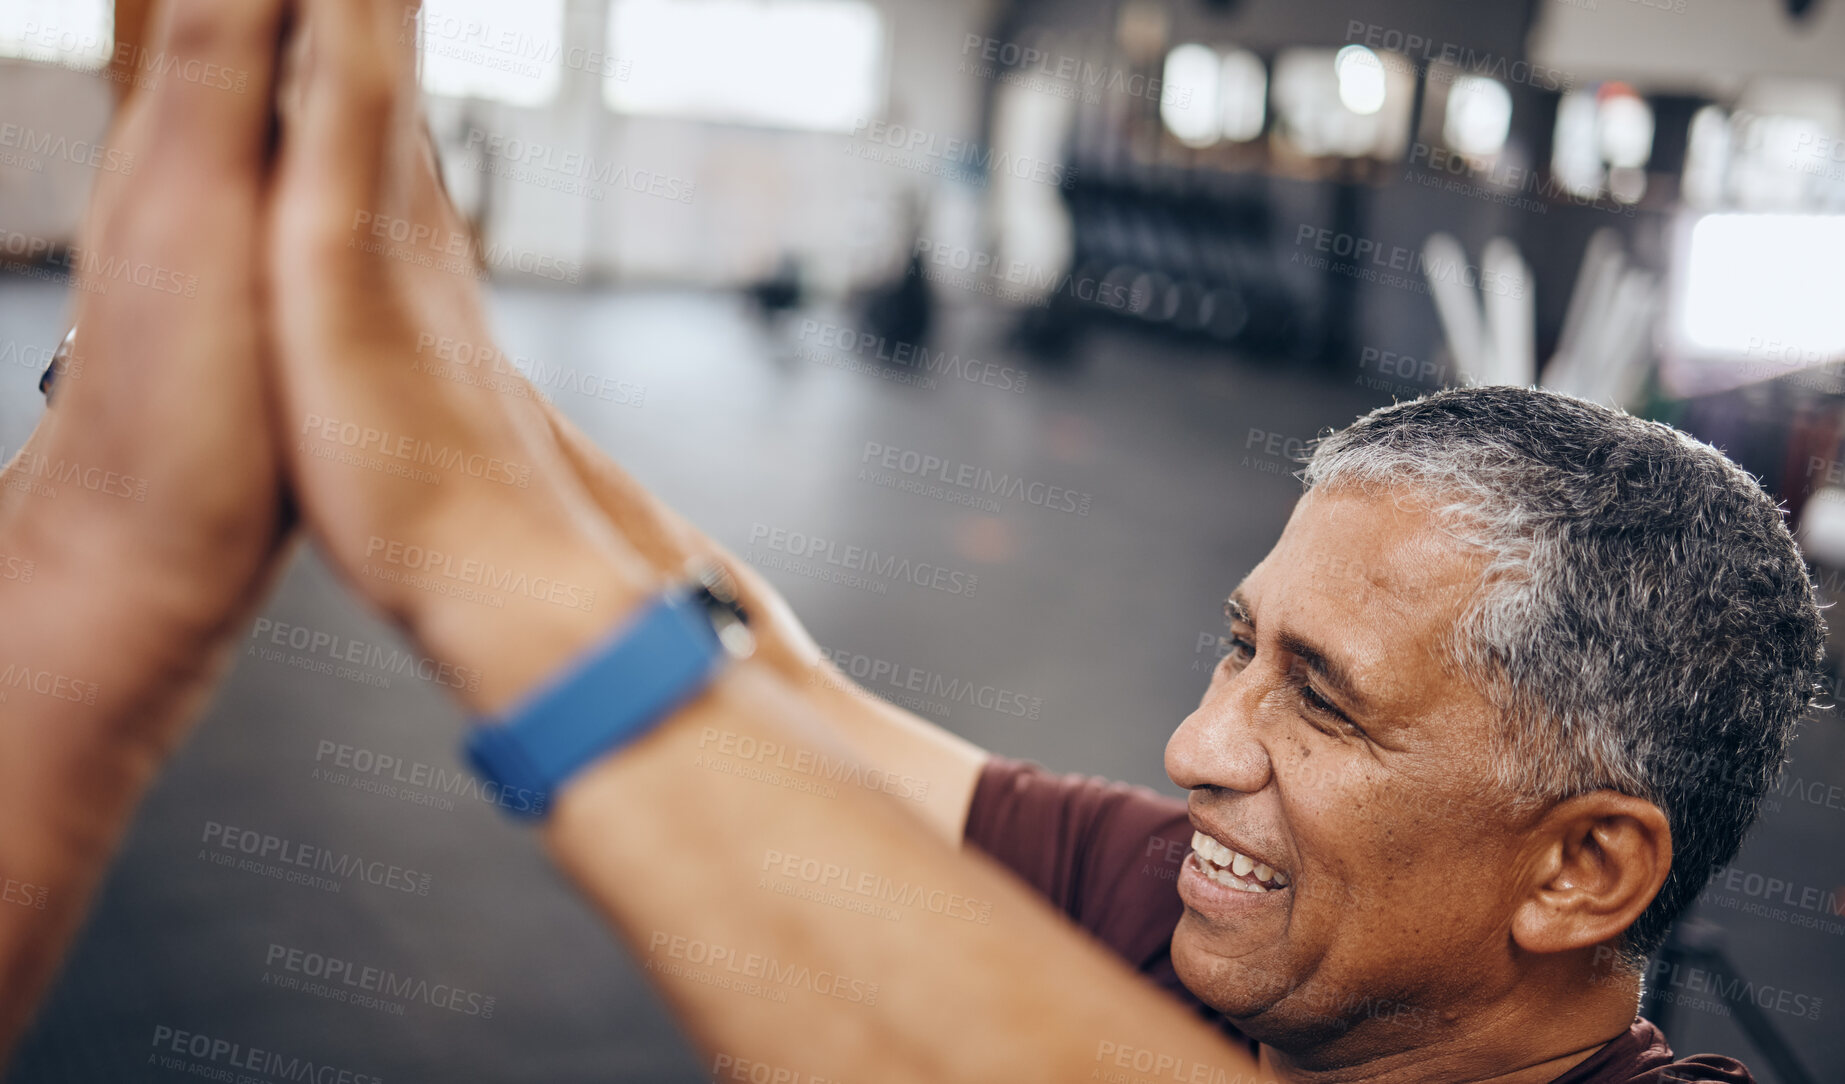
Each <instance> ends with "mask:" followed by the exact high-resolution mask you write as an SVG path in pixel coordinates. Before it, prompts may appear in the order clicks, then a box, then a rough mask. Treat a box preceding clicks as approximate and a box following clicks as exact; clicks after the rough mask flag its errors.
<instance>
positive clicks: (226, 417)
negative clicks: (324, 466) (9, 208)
mask: <svg viewBox="0 0 1845 1084" xmlns="http://www.w3.org/2000/svg"><path fill="white" fill-rule="evenodd" d="M284 7H285V0H172V2H170V3H166V4H163V5H162V6H161V8H160V9H159V11H158V13H157V15H156V22H155V27H154V37H153V40H152V41H151V42H150V43H149V44H148V49H149V52H150V55H155V56H159V57H162V58H164V59H165V61H166V62H167V63H166V64H165V65H164V66H163V69H162V72H163V74H162V75H161V76H160V77H159V79H158V82H156V83H154V84H153V85H150V86H146V87H144V88H142V89H141V90H140V91H139V92H138V93H137V94H136V95H135V97H133V98H132V99H130V101H129V102H128V104H127V106H126V107H125V109H124V111H123V113H122V114H121V115H120V117H119V118H118V122H117V123H116V124H115V126H114V127H113V130H112V131H111V133H110V135H109V137H108V145H109V146H110V148H111V149H112V151H119V152H120V160H121V161H125V162H132V163H133V170H132V172H102V173H100V174H99V175H98V177H97V182H96V188H95V191H94V193H93V195H92V198H91V205H90V210H89V214H88V216H87V218H86V219H85V221H84V223H83V225H82V227H81V230H80V233H79V236H78V239H77V244H76V247H75V248H74V249H73V250H72V251H71V259H70V265H71V268H72V272H73V280H74V281H73V286H74V289H73V290H72V292H71V296H72V297H73V298H74V304H73V306H72V313H71V318H72V319H73V320H74V322H75V325H76V329H77V333H76V336H75V339H74V343H73V347H72V353H71V356H70V358H69V360H68V361H67V362H66V363H65V364H64V366H63V367H62V369H61V370H60V374H59V376H58V379H57V383H56V385H55V388H54V392H53V405H52V407H51V409H50V410H49V411H48V412H47V413H46V415H45V416H44V418H43V419H41V421H40V423H39V426H38V428H37V429H36V430H35V431H34V432H33V434H32V436H31V438H30V439H29V440H28V441H27V443H26V445H25V446H24V448H23V449H22V450H21V451H20V453H19V455H18V456H16V457H15V458H14V459H13V461H12V462H11V463H10V464H9V465H8V467H7V469H6V472H5V475H4V478H3V479H0V483H3V485H0V614H4V615H5V617H4V620H3V621H0V667H3V668H4V669H5V670H6V672H7V673H8V674H9V675H16V676H20V677H21V678H22V680H20V681H17V682H11V683H10V685H11V688H10V689H9V690H8V692H7V695H5V696H0V748H4V749H5V754H4V755H3V756H0V869H3V870H4V872H5V875H6V876H7V877H8V878H9V879H13V880H17V881H21V882H25V883H29V884H32V885H35V886H37V890H38V891H39V892H40V893H41V895H40V896H39V899H40V905H41V906H42V907H43V908H44V909H43V910H31V909H19V908H10V909H9V913H8V915H7V916H5V921H4V922H0V1063H3V1062H4V1060H5V1052H6V1050H7V1048H8V1046H9V1044H10V1041H11V1040H12V1038H13V1037H14V1036H15V1035H17V1033H18V1030H19V1028H20V1027H21V1026H22V1025H23V1022H24V1021H25V1019H26V1016H27V1014H28V1012H29V1011H30V1009H31V1006H32V1004H33V1002H34V1001H35V999H36V997H37V995H38V993H39V992H40V991H41V990H42V989H43V987H44V985H45V984H46V983H47V982H48V981H49V979H50V977H51V975H52V973H53V971H54V969H55V967H56V963H57V960H58V958H59V955H60V954H61V953H62V951H63V948H64V946H65V944H66V943H67V942H68V941H69V939H70V937H71V936H72V935H73V933H74V932H75V930H76V929H77V926H78V924H79V923H80V922H81V921H82V919H83V916H84V913H85V910H86V906H87V902H88V899H89V897H90V895H91V893H92V892H93V891H94V890H95V887H96V884H97V882H98V881H99V879H100V877H101V874H102V869H103V867H104V864H105V862H106V861H107V859H108V857H109V855H110V854H111V853H112V852H113V850H114V848H115V845H116V841H117V840H118V839H119V837H120V835H121V832H122V830H123V828H124V827H125V825H126V824H127V821H128V818H129V815H130V814H131V813H132V811H133V809H134V807H135V805H136V804H137V803H138V802H139V800H140V797H141V795H142V793H143V791H144V789H145V788H146V786H147V784H148V783H149V782H150V781H151V779H152V778H153V775H154V773H155V771H156V769H157V768H158V767H159V765H160V764H161V763H162V762H163V761H164V760H165V758H166V755H167V754H168V753H169V752H170V751H171V750H172V749H173V747H174V746H175V745H176V744H177V743H178V742H179V741H180V740H181V738H182V736H183V735H184V733H185V732H186V730H187V728H188V727H189V726H190V724H191V722H192V720H193V719H194V718H195V717H196V715H197V712H198V706H199V702H200V701H201V699H202V698H203V697H204V696H205V695H206V693H207V692H208V691H209V689H210V687H211V685H212V683H213V681H214V679H215V678H216V676H217V675H218V673H219V672H220V671H221V670H222V669H223V668H224V666H225V665H226V658H227V655H228V650H227V648H228V644H229V642H230V640H231V639H232V637H233V636H234V635H235V633H236V632H237V631H238V630H239V629H240V628H241V627H242V625H243V622H244V621H246V620H247V619H248V616H249V614H250V611H251V610H252V609H253V608H254V607H255V606H256V604H257V602H258V600H259V598H260V596H261V595H262V593H263V590H264V588H265V587H266V585H267V584H268V582H269V580H270V578H271V577H272V575H273V573H274V571H275V569H276V567H277V565H278V564H279V561H278V554H279V548H280V545H281V542H282V540H283V538H284V537H285V535H286V533H287V530H286V528H287V515H286V512H285V510H284V502H283V499H282V490H281V484H280V473H279V462H278V459H277V456H276V453H275V449H274V443H273V439H272V437H271V421H270V411H271V400H272V391H271V387H270V384H269V369H268V367H267V366H266V365H264V364H263V363H262V361H261V359H260V355H261V354H262V353H263V351H264V349H265V332H264V329H263V325H262V322H261V312H262V305H261V299H260V290H261V276H260V275H259V274H258V271H259V268H260V264H261V261H260V255H259V252H260V245H261V230H260V228H259V226H260V218H261V212H262V207H263V199H264V189H265V183H266V173H267V163H268V160H269V150H270V147H269V138H270V132H271V118H272V106H271V103H272V101H273V94H272V81H273V74H274V71H275V57H276V53H277V48H278V43H279V40H280V37H281V34H282V26H283V11H284ZM203 72H212V73H229V74H230V75H231V76H232V78H231V79H230V80H223V79H219V78H216V77H213V78H210V79H201V78H188V74H189V73H193V74H196V73H203ZM227 81H228V82H230V83H231V86H230V87H225V86H223V85H222V84H223V83H225V82H227ZM22 390H23V389H22Z"/></svg>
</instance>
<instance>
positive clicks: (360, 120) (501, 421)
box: [269, 0, 660, 708]
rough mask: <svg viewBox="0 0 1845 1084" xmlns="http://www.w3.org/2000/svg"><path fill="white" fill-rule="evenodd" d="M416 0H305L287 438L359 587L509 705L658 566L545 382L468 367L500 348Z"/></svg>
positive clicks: (316, 508) (282, 256)
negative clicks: (458, 352) (554, 426)
mask: <svg viewBox="0 0 1845 1084" xmlns="http://www.w3.org/2000/svg"><path fill="white" fill-rule="evenodd" d="M415 7H416V5H415V3H413V2H407V0H305V3H304V4H303V8H304V11H305V14H306V33H307V34H308V38H307V48H306V57H305V60H304V64H303V71H302V80H301V85H300V88H299V96H298V100H296V101H293V102H291V104H290V105H289V107H288V108H287V109H286V110H285V111H284V124H283V129H284V134H283V143H282V152H281V161H280V169H279V179H278V184H277V193H276V201H275V206H274V208H273V214H272V217H271V222H270V234H269V245H270V247H269V279H270V282H271V292H272V318H273V320H274V326H275V329H276V335H277V341H278V345H279V349H278V355H277V357H278V363H279V368H278V372H279V380H278V383H279V386H280V389H281V395H280V403H281V409H280V422H279V426H278V439H279V440H280V441H281V443H282V447H283V452H284V455H285V456H286V457H287V460H288V463H289V471H290V477H291V479H292V482H293V485H294V489H295V493H296V496H297V498H298V500H299V501H300V502H301V506H302V510H303V513H304V516H305V519H306V521H307V523H308V526H309V528H310V529H311V531H312V532H313V534H314V535H315V537H316V539H317V541H318V542H319V543H320V545H321V547H322V548H323V550H324V551H325V552H326V553H327V554H328V555H329V556H330V558H331V560H332V562H333V563H334V565H335V566H336V567H337V568H338V569H339V570H340V571H341V572H342V574H343V575H344V576H345V578H346V579H347V580H348V582H349V583H350V584H351V585H352V586H353V587H354V588H355V589H356V590H357V591H359V592H361V593H362V594H364V595H365V596H366V597H367V598H368V599H370V600H371V602H372V603H373V604H374V605H376V606H377V607H379V608H380V609H382V610H383V611H384V612H385V613H386V614H387V615H389V616H391V617H392V618H394V619H396V620H397V621H398V622H399V623H400V624H402V625H404V626H405V627H406V628H408V629H409V630H410V631H411V632H412V633H413V634H414V635H416V636H417V637H418V639H419V640H420V641H421V642H422V643H423V644H424V646H425V647H426V648H427V649H429V650H430V651H431V652H432V653H433V654H436V655H437V656H438V657H440V658H444V659H447V660H450V661H455V662H466V663H468V664H470V665H476V666H477V667H478V668H480V669H482V670H483V681H482V687H481V689H480V690H479V691H478V693H477V694H476V696H475V704H474V706H475V707H477V708H479V707H494V706H501V705H504V704H505V703H506V702H507V701H508V700H509V699H510V698H511V697H513V696H515V695H516V694H517V693H518V692H521V691H523V690H524V689H525V688H527V687H529V686H530V685H531V683H532V682H534V681H536V680H537V679H539V678H542V677H543V676H545V674H546V673H548V672H549V671H550V670H551V669H552V668H554V666H555V664H556V661H557V660H558V659H559V658H567V657H568V656H569V654H571V649H572V648H575V647H580V646H585V645H586V644H587V643H588V642H589V641H590V640H593V639H594V637H595V636H596V635H597V634H599V633H600V632H602V631H604V630H605V629H606V628H607V627H608V626H609V625H610V624H612V623H613V622H614V621H615V620H616V619H617V618H618V617H619V616H621V615H622V614H623V613H625V612H626V610H627V609H628V608H630V607H631V606H632V604H633V603H634V602H635V601H636V600H637V599H638V597H639V596H640V595H641V594H642V593H644V592H645V591H646V590H647V589H649V588H650V587H651V586H653V585H654V584H655V583H656V582H657V581H658V580H659V579H660V577H659V575H658V574H657V573H656V572H654V570H653V569H652V568H651V567H650V566H649V565H648V564H647V562H646V561H645V560H643V559H642V558H641V557H640V555H639V554H638V553H636V552H635V550H634V549H633V548H632V547H631V546H629V545H628V544H627V543H626V542H625V541H624V540H623V539H621V538H620V536H619V535H618V534H617V533H616V532H615V531H614V529H613V528H612V527H611V525H610V524H609V523H608V521H607V519H606V518H605V517H604V516H603V515H602V514H601V512H600V510H599V509H598V508H597V507H596V505H595V502H594V501H593V500H592V499H591V498H590V496H589V494H588V493H587V492H586V491H585V490H584V488H583V486H582V484H581V483H580V482H579V480H578V479H577V477H576V475H575V472H574V471H573V470H572V469H571V466H570V464H569V463H568V462H567V461H566V460H565V458H564V457H563V455H562V453H561V452H560V450H559V448H558V446H557V443H556V441H555V439H554V438H553V435H552V430H551V427H550V423H549V421H548V420H547V416H546V414H545V412H544V410H543V408H542V405H541V404H540V403H539V402H538V401H537V400H535V399H522V398H520V397H517V396H509V395H506V394H503V393H502V392H501V391H499V390H496V389H495V388H492V387H488V386H483V385H481V384H478V383H469V382H462V381H458V380H454V379H448V378H446V377H445V375H442V374H443V371H444V370H446V368H447V366H446V365H445V364H444V363H443V362H442V361H440V360H439V359H438V357H437V354H436V349H435V348H436V346H437V345H438V344H441V343H448V344H456V343H459V344H462V347H463V349H465V350H467V351H471V352H473V353H474V354H476V355H480V354H484V353H487V352H491V351H496V350H497V348H496V347H495V346H494V342H493V337H492V333H491V331H490V329H489V326H488V320H487V316H486V306H485V302H484V299H483V297H482V293H481V289H480V279H481V278H482V277H483V276H482V273H481V271H480V270H479V267H478V262H477V260H478V252H477V249H476V244H475V241H474V238H473V234H472V232H471V231H470V230H469V229H468V228H467V225H466V223H464V222H463V221H461V219H460V218H459V217H458V216H457V215H456V214H455V212H454V210H453V208H452V205H451V204H450V203H449V202H448V201H447V199H446V198H445V197H444V196H443V195H442V193H441V192H440V190H439V187H438V183H437V181H436V179H435V178H436V174H435V171H434V169H433V166H432V163H431V160H430V157H429V156H430V155H431V153H432V150H431V148H430V147H429V144H428V142H427V140H426V139H425V138H424V136H423V125H422V119H421V114H420V111H419V103H418V94H417V86H416V79H415V36H414V33H412V32H410V31H412V30H413V28H414V17H413V13H414V10H415Z"/></svg>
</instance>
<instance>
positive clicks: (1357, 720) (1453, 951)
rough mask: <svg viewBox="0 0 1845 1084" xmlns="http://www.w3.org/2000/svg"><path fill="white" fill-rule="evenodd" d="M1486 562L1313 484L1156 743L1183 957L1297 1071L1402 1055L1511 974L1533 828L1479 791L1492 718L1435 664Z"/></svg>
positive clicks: (1428, 524) (1375, 502) (1373, 502)
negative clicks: (1177, 819) (1177, 858)
mask: <svg viewBox="0 0 1845 1084" xmlns="http://www.w3.org/2000/svg"><path fill="white" fill-rule="evenodd" d="M1482 567H1483V559H1482V557H1481V556H1480V555H1479V554H1478V553H1477V552H1474V551H1471V550H1469V549H1467V548H1466V547H1464V546H1462V545H1461V544H1459V543H1457V542H1455V541H1453V540H1452V539H1451V538H1449V537H1448V536H1447V535H1445V534H1443V533H1442V532H1441V531H1440V530H1438V529H1437V527H1436V525H1435V521H1434V520H1433V518H1432V517H1431V516H1430V515H1429V513H1428V512H1427V511H1426V510H1424V509H1423V508H1421V507H1420V506H1419V505H1416V504H1413V503H1410V502H1407V501H1405V502H1403V507H1398V505H1397V503H1396V502H1395V501H1393V500H1392V497H1391V496H1390V495H1382V496H1376V495H1367V494H1361V493H1358V492H1355V491H1332V492H1324V491H1319V490H1315V491H1312V492H1310V493H1309V494H1308V495H1307V496H1306V497H1305V498H1303V499H1302V500H1301V502H1300V504H1299V505H1298V506H1297V508H1296V509H1295V512H1294V515H1293V517H1292V518H1291V520H1290V521H1289V523H1288V526H1287V529H1286V530H1285V531H1284V532H1283V534H1282V536H1281V540H1280V541H1279V542H1278V543H1277V544H1276V546H1275V548H1274V550H1272V551H1271V552H1270V553H1269V555H1268V557H1267V558H1266V559H1265V560H1263V562H1262V563H1261V564H1260V565H1259V566H1257V567H1256V569H1255V570H1254V571H1253V572H1251V573H1250V575H1249V577H1248V578H1247V579H1245V580H1244V581H1243V583H1242V585H1241V586H1240V587H1239V588H1238V589H1237V592H1236V594H1235V595H1234V596H1233V597H1232V599H1231V603H1230V606H1229V611H1228V612H1229V613H1230V615H1231V617H1232V621H1231V628H1230V631H1229V633H1228V634H1227V636H1228V638H1229V644H1230V648H1231V650H1230V653H1229V654H1228V656H1227V657H1226V658H1225V659H1224V660H1223V662H1222V663H1221V664H1220V665H1219V666H1218V668H1217V670H1216V671H1215V673H1213V675H1212V678H1211V684H1210V687H1209V689H1207V690H1206V692H1205V694H1204V698H1203V701H1202V702H1201V703H1200V704H1199V706H1198V709H1197V710H1196V711H1194V712H1193V713H1192V714H1191V715H1190V716H1189V717H1187V718H1186V720H1185V721H1184V723H1182V724H1181V725H1180V727H1179V729H1178V730H1177V731H1176V732H1175V733H1174V734H1173V736H1172V739H1171V741H1170V742H1169V743H1168V744H1167V747H1166V771H1167V774H1168V775H1170V776H1171V777H1172V779H1173V781H1174V782H1176V783H1178V784H1179V785H1180V786H1183V787H1186V788H1188V789H1189V790H1190V791H1191V796H1190V812H1191V819H1192V824H1193V827H1194V828H1195V829H1197V830H1198V831H1199V832H1200V833H1201V837H1202V838H1200V837H1195V840H1196V845H1195V850H1194V853H1193V854H1192V855H1191V856H1188V857H1187V859H1186V861H1185V864H1184V867H1183V870H1182V872H1181V875H1180V877H1179V886H1178V887H1179V893H1180V896H1181V898H1182V899H1183V901H1184V903H1185V913H1184V916H1183V917H1182V918H1181V919H1180V921H1179V925H1178V928H1177V930H1176V932H1175V933H1174V936H1173V943H1172V955H1173V962H1174V964H1175V966H1176V967H1177V970H1178V973H1179V976H1180V978H1181V979H1183V980H1184V982H1185V984H1186V986H1188V987H1190V988H1191V990H1192V991H1193V992H1195V993H1197V994H1198V995H1199V996H1200V997H1201V998H1202V999H1203V1000H1204V1001H1206V1002H1207V1003H1209V1004H1210V1005H1212V1006H1213V1007H1215V1008H1216V1009H1217V1010H1218V1011H1220V1012H1222V1013H1224V1014H1225V1015H1226V1016H1228V1017H1230V1018H1231V1019H1232V1020H1233V1021H1234V1022H1235V1023H1236V1024H1237V1025H1238V1026H1239V1027H1241V1028H1242V1029H1243V1030H1244V1031H1245V1032H1246V1033H1247V1034H1249V1035H1250V1036H1252V1037H1253V1038H1256V1039H1259V1040H1261V1041H1263V1042H1267V1043H1269V1044H1270V1045H1272V1046H1275V1047H1277V1048H1278V1049H1281V1050H1284V1051H1287V1052H1289V1053H1290V1054H1292V1055H1295V1056H1297V1058H1298V1060H1299V1061H1300V1062H1301V1064H1303V1065H1305V1064H1311V1063H1316V1062H1317V1063H1321V1064H1326V1065H1333V1064H1344V1063H1349V1062H1350V1061H1352V1060H1364V1059H1367V1058H1371V1057H1376V1056H1380V1055H1384V1054H1387V1053H1388V1052H1390V1051H1393V1050H1404V1049H1409V1048H1413V1047H1415V1046H1416V1045H1419V1040H1422V1041H1426V1039H1427V1037H1428V1033H1429V1029H1431V1028H1434V1027H1438V1026H1446V1025H1448V1024H1452V1023H1457V1022H1459V1019H1460V1018H1461V1017H1464V1016H1465V1015H1467V1014H1468V1013H1471V1012H1475V1011H1479V1007H1480V1006H1484V1005H1490V1004H1492V1003H1493V1002H1495V1001H1497V1000H1499V999H1500V998H1502V997H1505V996H1507V995H1508V992H1509V991H1511V990H1512V989H1514V988H1515V987H1516V986H1517V985H1518V978H1519V976H1518V975H1517V973H1516V972H1515V970H1514V967H1513V962H1512V957H1513V955H1514V954H1513V952H1512V949H1511V933H1510V928H1511V922H1512V917H1513V912H1514V911H1515V910H1516V908H1517V904H1518V902H1519V900H1520V898H1521V897H1522V895H1523V892H1522V891H1521V889H1520V885H1521V883H1528V879H1527V878H1523V877H1521V872H1525V871H1524V870H1523V869H1522V867H1525V866H1527V865H1528V864H1529V859H1528V858H1527V857H1525V856H1524V854H1523V852H1521V847H1520V844H1521V842H1522V841H1523V840H1522V835H1523V829H1524V828H1525V827H1526V826H1525V825H1524V824H1523V823H1518V822H1514V821H1513V820H1512V819H1511V818H1510V816H1509V814H1507V813H1506V812H1505V811H1504V803H1503V801H1502V800H1501V799H1500V797H1499V796H1498V795H1497V794H1496V792H1495V791H1494V790H1493V789H1492V787H1491V785H1490V784H1489V782H1488V780H1489V778H1490V776H1489V767H1490V764H1491V753H1492V749H1493V746H1492V742H1491V739H1492V735H1493V727H1494V725H1495V718H1496V715H1495V712H1494V709H1493V708H1492V706H1491V705H1490V704H1489V703H1488V702H1487V700H1486V699H1485V698H1484V696H1483V695H1482V694H1481V693H1479V692H1478V691H1477V690H1476V689H1474V688H1473V687H1472V686H1470V685H1469V684H1467V683H1466V682H1465V681H1464V680H1463V679H1462V678H1460V677H1459V676H1458V675H1457V674H1455V673H1453V672H1452V671H1451V668H1450V667H1448V666H1446V665H1444V663H1443V661H1442V657H1441V645H1442V642H1443V637H1444V635H1445V634H1446V633H1447V632H1448V630H1449V629H1450V628H1451V627H1452V626H1453V625H1454V623H1455V621H1456V620H1457V619H1458V618H1459V617H1460V616H1461V614H1462V613H1463V611H1464V608H1465V605H1466V603H1467V602H1468V600H1469V599H1470V598H1471V597H1472V596H1473V593H1474V592H1475V590H1477V588H1478V586H1479V582H1480V572H1481V569H1482ZM1239 855H1240V856H1241V857H1238V856H1239ZM1263 866H1266V867H1268V869H1267V870H1266V871H1265V870H1264V869H1263V868H1262V867H1263ZM1223 867H1227V868H1223ZM1239 874H1240V875H1239Z"/></svg>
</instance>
